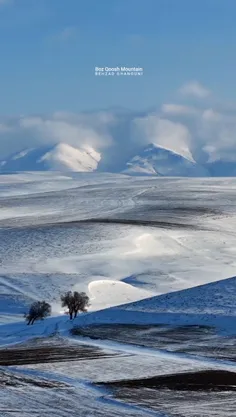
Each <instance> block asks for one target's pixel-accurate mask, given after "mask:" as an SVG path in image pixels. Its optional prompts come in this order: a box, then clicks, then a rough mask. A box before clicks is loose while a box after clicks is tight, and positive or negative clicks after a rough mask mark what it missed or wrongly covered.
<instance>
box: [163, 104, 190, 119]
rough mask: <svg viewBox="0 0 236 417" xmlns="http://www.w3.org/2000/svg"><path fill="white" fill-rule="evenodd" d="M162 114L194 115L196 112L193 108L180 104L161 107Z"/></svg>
mask: <svg viewBox="0 0 236 417" xmlns="http://www.w3.org/2000/svg"><path fill="white" fill-rule="evenodd" d="M161 110H162V112H163V113H166V114H170V115H177V116H179V115H196V114H197V113H198V110H197V109H196V108H195V107H191V106H183V105H181V104H163V105H162V107H161Z"/></svg>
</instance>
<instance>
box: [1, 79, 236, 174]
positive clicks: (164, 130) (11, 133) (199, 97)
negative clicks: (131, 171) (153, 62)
mask: <svg viewBox="0 0 236 417" xmlns="http://www.w3.org/2000/svg"><path fill="white" fill-rule="evenodd" d="M179 91H182V95H183V96H184V98H182V99H181V100H180V99H179V97H178V101H176V100H175V101H174V100H173V102H167V103H163V104H162V105H161V106H160V107H159V108H156V109H152V110H149V111H145V110H144V111H143V112H140V111H131V110H126V109H121V108H112V109H107V110H99V111H93V112H84V113H79V114H75V113H67V112H55V113H53V114H50V115H21V116H19V117H2V118H1V119H0V159H1V160H4V159H5V158H8V156H9V154H13V153H17V152H21V151H22V150H24V149H29V148H30V149H32V148H39V147H44V146H49V147H50V146H55V145H58V144H67V145H69V146H72V147H74V148H76V149H81V148H82V149H84V147H90V148H92V149H94V150H95V151H96V152H98V153H99V154H101V155H102V156H101V162H100V169H101V170H107V171H119V170H120V167H121V166H122V167H123V166H124V165H125V164H126V163H127V162H128V161H129V160H130V159H132V158H133V157H134V156H135V155H136V154H138V153H139V151H140V149H141V148H142V147H145V146H147V145H149V144H150V143H152V144H154V145H155V146H160V147H161V148H165V149H167V150H170V151H172V152H174V153H177V154H179V155H181V156H183V157H184V158H187V159H188V160H189V161H191V162H197V163H198V164H208V163H216V162H217V163H218V162H219V161H220V163H222V161H223V162H224V163H233V162H236V106H235V107H234V106H232V105H227V106H226V105H223V104H222V103H220V102H219V101H216V100H215V99H213V98H212V99H211V101H209V94H210V93H209V94H207V92H208V91H209V90H208V89H206V88H205V87H203V86H201V84H200V83H191V82H190V83H186V84H185V85H184V86H183V87H181V88H180V89H179ZM204 91H205V93H204ZM190 95H191V100H190V99H189V97H188V99H187V101H186V97H185V96H190Z"/></svg>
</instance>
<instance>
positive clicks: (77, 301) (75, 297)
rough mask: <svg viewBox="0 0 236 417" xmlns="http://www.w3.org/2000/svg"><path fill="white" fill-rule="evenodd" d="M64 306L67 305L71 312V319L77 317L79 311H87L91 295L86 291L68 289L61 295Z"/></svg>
mask: <svg viewBox="0 0 236 417" xmlns="http://www.w3.org/2000/svg"><path fill="white" fill-rule="evenodd" d="M61 302H62V307H67V308H68V310H69V314H70V320H72V318H73V313H74V318H75V317H77V314H78V312H79V311H81V312H86V311H87V307H88V306H89V297H88V296H87V294H85V292H81V293H79V292H77V291H74V292H73V293H72V292H71V291H68V292H67V293H66V294H64V295H62V296H61Z"/></svg>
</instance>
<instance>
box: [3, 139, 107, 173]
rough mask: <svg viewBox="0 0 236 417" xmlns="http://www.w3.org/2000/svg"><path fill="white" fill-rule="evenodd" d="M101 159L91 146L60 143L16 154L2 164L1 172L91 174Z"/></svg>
mask: <svg viewBox="0 0 236 417" xmlns="http://www.w3.org/2000/svg"><path fill="white" fill-rule="evenodd" d="M100 158H101V156H100V154H99V153H98V152H97V151H95V150H94V149H93V148H91V147H89V146H83V147H82V148H80V149H78V148H75V147H72V146H70V145H67V144H64V143H60V144H57V145H54V146H50V147H45V146H43V147H39V148H31V149H30V148H29V149H24V150H23V151H21V152H19V153H15V154H13V155H11V156H10V157H9V158H7V159H6V160H3V161H1V162H0V171H1V172H11V171H74V172H91V171H95V170H96V169H97V166H98V163H99V161H100Z"/></svg>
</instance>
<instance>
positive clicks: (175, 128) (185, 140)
mask: <svg viewBox="0 0 236 417" xmlns="http://www.w3.org/2000/svg"><path fill="white" fill-rule="evenodd" d="M132 128H133V129H132V137H133V140H134V141H137V140H138V141H140V142H142V143H143V142H144V141H145V142H146V144H149V143H155V144H157V145H159V146H163V147H165V148H169V149H171V150H173V151H174V152H177V153H180V154H182V155H184V156H185V157H187V158H189V159H191V160H192V155H191V152H190V150H189V145H190V140H191V134H190V132H189V130H188V128H187V127H186V126H184V125H183V124H182V123H176V122H172V121H170V120H168V119H162V118H160V117H159V116H158V115H148V116H147V117H142V118H137V119H135V120H134V121H133V126H132Z"/></svg>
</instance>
